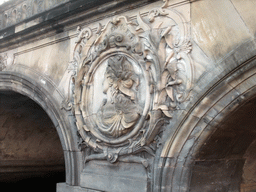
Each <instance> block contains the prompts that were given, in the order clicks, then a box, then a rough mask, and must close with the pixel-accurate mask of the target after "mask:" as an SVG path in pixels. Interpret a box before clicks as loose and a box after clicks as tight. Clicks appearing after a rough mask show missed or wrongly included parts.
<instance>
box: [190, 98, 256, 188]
mask: <svg viewBox="0 0 256 192" xmlns="http://www.w3.org/2000/svg"><path fill="white" fill-rule="evenodd" d="M190 191H191V192H195V191H232V192H233V191H242V192H252V191H256V98H254V99H251V100H249V101H247V102H246V103H244V104H243V105H241V106H240V107H238V108H237V109H236V110H235V111H234V112H232V113H231V114H230V115H228V116H227V117H226V118H224V120H223V121H222V122H221V123H220V124H219V125H217V127H216V131H215V132H214V133H213V134H212V135H211V136H210V137H209V138H208V139H207V140H206V141H205V143H204V144H203V146H202V147H201V148H200V150H199V152H198V154H197V157H196V160H195V163H194V167H193V170H192V177H191V184H190Z"/></svg>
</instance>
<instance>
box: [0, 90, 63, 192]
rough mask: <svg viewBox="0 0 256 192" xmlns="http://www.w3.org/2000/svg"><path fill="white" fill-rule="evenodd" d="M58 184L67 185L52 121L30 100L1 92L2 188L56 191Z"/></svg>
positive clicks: (18, 95)
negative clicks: (63, 183) (64, 183)
mask: <svg viewBox="0 0 256 192" xmlns="http://www.w3.org/2000/svg"><path fill="white" fill-rule="evenodd" d="M58 182H65V163H64V154H63V150H62V147H61V143H60V140H59V137H58V134H57V131H56V129H55V127H54V125H53V123H52V121H51V119H50V118H49V116H48V115H47V114H46V113H45V111H44V110H43V109H42V108H41V107H40V106H39V105H38V104H37V103H35V102H34V101H33V100H31V99H30V98H28V97H26V96H23V95H21V94H18V93H15V92H12V91H0V186H1V188H4V187H6V189H7V188H8V190H9V191H15V190H17V189H19V190H22V189H24V190H25V191H36V189H35V187H36V188H38V189H40V190H43V191H44V190H45V191H46V190H47V191H56V183H58Z"/></svg>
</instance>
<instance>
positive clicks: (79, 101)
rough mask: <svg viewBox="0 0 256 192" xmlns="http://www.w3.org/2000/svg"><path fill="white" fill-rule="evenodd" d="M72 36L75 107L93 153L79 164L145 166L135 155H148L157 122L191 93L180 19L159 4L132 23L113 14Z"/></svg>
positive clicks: (187, 45) (165, 118) (187, 48)
mask: <svg viewBox="0 0 256 192" xmlns="http://www.w3.org/2000/svg"><path fill="white" fill-rule="evenodd" d="M78 33H79V34H78V38H77V41H76V46H75V51H74V63H73V65H74V66H75V68H76V70H77V76H76V79H75V87H74V111H75V117H76V120H77V127H78V131H79V133H80V135H81V138H82V140H83V142H84V143H85V144H86V145H87V146H88V147H90V148H91V149H93V150H94V152H95V153H93V154H91V155H89V156H87V157H86V159H85V161H89V160H92V159H107V160H108V161H109V162H111V163H114V162H115V161H117V159H119V160H120V161H129V162H133V161H134V162H141V163H143V165H145V166H147V163H146V162H145V161H144V160H143V159H141V158H139V157H138V156H134V154H136V153H139V152H142V151H146V152H148V153H149V154H151V155H154V148H153V147H151V144H152V142H154V140H155V139H156V136H157V134H158V133H159V131H160V129H161V127H163V125H164V124H165V123H166V121H169V120H170V118H172V116H173V115H174V112H175V110H176V109H177V108H178V107H179V105H180V104H181V103H182V102H184V101H186V100H187V99H188V98H189V92H190V88H191V82H192V79H193V76H192V75H193V72H192V69H193V68H192V61H191V58H190V55H189V53H190V51H191V44H190V42H189V40H188V39H187V38H188V35H187V29H186V25H185V22H184V20H183V18H182V16H181V15H180V14H179V13H178V12H176V11H175V10H171V9H168V8H166V7H165V6H163V7H161V8H158V9H153V10H151V11H150V12H149V13H148V14H147V16H144V17H142V16H141V15H140V14H138V15H137V19H136V20H133V21H129V20H128V19H127V18H126V17H124V16H120V17H115V18H114V19H113V20H112V21H109V22H108V23H107V24H106V25H105V26H104V27H102V26H101V25H99V28H98V30H97V32H95V33H94V32H92V30H91V29H90V28H85V29H83V30H81V29H80V28H78ZM98 81H102V82H98ZM98 89H100V90H98ZM97 95H101V96H102V97H104V98H103V99H101V101H98V100H97V97H98V96H97ZM99 103H101V104H99ZM95 106H98V107H95ZM95 108H97V109H95Z"/></svg>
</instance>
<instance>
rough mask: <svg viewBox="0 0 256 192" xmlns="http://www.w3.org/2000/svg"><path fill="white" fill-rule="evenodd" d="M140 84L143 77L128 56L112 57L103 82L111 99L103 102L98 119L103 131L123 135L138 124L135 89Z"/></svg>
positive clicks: (108, 134) (104, 88)
mask: <svg viewBox="0 0 256 192" xmlns="http://www.w3.org/2000/svg"><path fill="white" fill-rule="evenodd" d="M138 86H139V78H138V76H137V75H136V74H135V71H134V69H133V66H132V64H131V63H130V62H129V61H128V60H127V59H126V57H124V56H119V55H117V56H115V57H113V59H112V58H109V59H108V65H107V68H106V72H105V76H104V83H103V92H104V93H105V94H106V95H107V99H104V100H103V101H102V105H101V107H100V109H99V110H98V113H97V116H96V119H95V121H96V123H97V126H98V129H99V130H100V131H101V132H102V133H103V134H105V135H107V136H111V137H120V136H121V135H123V134H125V133H127V132H128V131H129V129H131V128H132V127H133V126H134V124H135V123H136V121H137V120H138V118H139V117H140V110H139V107H138V105H137V104H136V102H135V98H136V91H135V90H133V89H134V88H135V87H138Z"/></svg>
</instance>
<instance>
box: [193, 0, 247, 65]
mask: <svg viewBox="0 0 256 192" xmlns="http://www.w3.org/2000/svg"><path fill="white" fill-rule="evenodd" d="M241 3H242V2H241ZM191 24H192V26H191V28H192V29H191V30H192V37H193V39H194V40H195V42H196V43H197V44H198V45H199V46H200V47H201V48H202V50H203V51H204V52H205V53H206V54H207V55H208V56H209V57H211V58H213V59H214V60H219V59H221V58H222V57H223V56H225V55H226V54H228V53H229V52H230V51H232V49H234V48H235V47H237V46H238V45H239V44H241V42H244V41H247V40H248V39H252V35H251V34H250V33H249V31H248V28H247V27H246V25H245V23H244V22H243V20H242V19H241V17H240V15H239V14H238V12H237V11H236V9H235V7H234V6H233V4H232V3H231V2H230V1H228V0H215V1H211V0H205V1H195V2H193V3H192V4H191Z"/></svg>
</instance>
